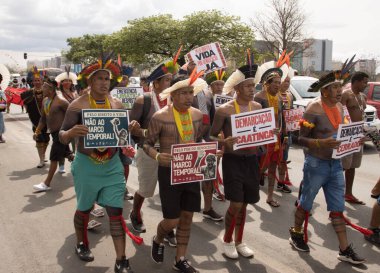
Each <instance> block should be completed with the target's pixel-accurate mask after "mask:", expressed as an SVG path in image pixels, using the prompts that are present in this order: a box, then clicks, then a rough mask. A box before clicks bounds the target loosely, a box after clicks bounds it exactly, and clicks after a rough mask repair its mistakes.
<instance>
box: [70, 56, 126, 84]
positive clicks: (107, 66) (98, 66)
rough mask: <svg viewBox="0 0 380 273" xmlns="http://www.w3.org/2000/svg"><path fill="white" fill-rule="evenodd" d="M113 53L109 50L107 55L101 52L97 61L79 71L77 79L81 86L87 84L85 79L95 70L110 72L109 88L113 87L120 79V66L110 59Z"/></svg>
mask: <svg viewBox="0 0 380 273" xmlns="http://www.w3.org/2000/svg"><path fill="white" fill-rule="evenodd" d="M112 55H113V53H112V52H111V53H110V54H108V55H104V54H103V53H102V56H101V58H99V59H98V61H97V62H94V63H92V64H89V65H87V66H86V67H85V68H83V69H82V71H81V72H80V73H79V75H78V77H77V80H78V83H79V85H80V86H81V88H83V89H84V88H86V87H87V86H88V83H87V80H89V79H90V78H91V76H92V75H94V74H95V72H98V71H101V70H103V71H107V72H108V73H109V74H110V78H111V86H110V89H112V88H114V87H115V86H116V85H117V84H118V83H119V82H121V80H122V76H121V68H120V66H119V65H118V63H117V62H115V61H114V60H112V59H111V58H112Z"/></svg>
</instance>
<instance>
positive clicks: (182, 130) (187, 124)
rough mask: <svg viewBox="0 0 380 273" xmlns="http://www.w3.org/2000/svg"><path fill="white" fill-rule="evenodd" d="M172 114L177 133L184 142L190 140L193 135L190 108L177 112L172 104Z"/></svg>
mask: <svg viewBox="0 0 380 273" xmlns="http://www.w3.org/2000/svg"><path fill="white" fill-rule="evenodd" d="M173 114H174V120H175V124H176V126H177V130H178V132H179V135H180V137H181V139H182V141H183V142H184V143H188V142H191V141H192V140H193V136H194V128H193V120H192V118H191V113H190V110H186V111H185V112H179V111H177V110H176V109H175V107H174V106H173Z"/></svg>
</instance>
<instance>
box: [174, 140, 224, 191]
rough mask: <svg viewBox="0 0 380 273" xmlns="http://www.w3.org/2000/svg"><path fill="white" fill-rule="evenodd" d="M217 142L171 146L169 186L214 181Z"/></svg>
mask: <svg viewBox="0 0 380 273" xmlns="http://www.w3.org/2000/svg"><path fill="white" fill-rule="evenodd" d="M217 146H218V143H217V142H205V143H191V144H176V145H172V156H173V160H172V162H171V180H170V181H171V184H172V185H177V184H184V183H191V182H200V181H203V180H213V179H216V173H217V159H216V149H217Z"/></svg>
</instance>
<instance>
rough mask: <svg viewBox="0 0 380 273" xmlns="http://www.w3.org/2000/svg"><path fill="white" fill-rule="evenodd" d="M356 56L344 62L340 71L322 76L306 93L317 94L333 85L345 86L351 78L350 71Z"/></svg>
mask: <svg viewBox="0 0 380 273" xmlns="http://www.w3.org/2000/svg"><path fill="white" fill-rule="evenodd" d="M355 56H356V55H354V56H352V58H351V59H350V60H348V59H347V60H346V61H345V62H344V64H343V65H342V68H341V69H340V70H335V71H331V72H330V73H328V74H326V75H324V76H322V77H321V78H320V79H319V80H318V81H316V82H315V83H313V84H312V85H311V86H310V87H309V90H307V91H308V92H318V91H319V90H320V89H322V88H325V87H327V86H329V85H331V84H333V83H336V82H338V83H341V84H342V85H344V84H346V83H347V82H348V81H349V80H350V78H351V70H352V68H353V67H354V66H355V64H356V63H357V62H358V61H355V62H354V58H355Z"/></svg>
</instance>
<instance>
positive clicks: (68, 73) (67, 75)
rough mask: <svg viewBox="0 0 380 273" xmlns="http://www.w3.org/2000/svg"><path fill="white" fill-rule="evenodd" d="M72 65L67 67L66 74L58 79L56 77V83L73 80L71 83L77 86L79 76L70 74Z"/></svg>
mask: <svg viewBox="0 0 380 273" xmlns="http://www.w3.org/2000/svg"><path fill="white" fill-rule="evenodd" d="M70 69H71V67H70V65H66V66H65V72H63V73H61V74H59V75H58V76H57V77H55V81H56V82H58V83H60V82H61V81H63V80H71V82H72V83H73V84H74V85H76V84H77V75H75V73H73V72H70Z"/></svg>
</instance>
